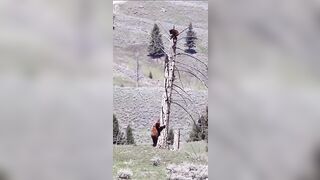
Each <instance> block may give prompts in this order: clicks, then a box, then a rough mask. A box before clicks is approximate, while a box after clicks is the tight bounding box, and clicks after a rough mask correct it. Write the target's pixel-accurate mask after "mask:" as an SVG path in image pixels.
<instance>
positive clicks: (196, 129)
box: [189, 107, 208, 142]
mask: <svg viewBox="0 0 320 180" xmlns="http://www.w3.org/2000/svg"><path fill="white" fill-rule="evenodd" d="M201 140H206V142H208V107H206V113H205V114H204V115H202V116H201V117H200V118H199V120H198V122H197V123H194V124H193V126H192V131H191V132H190V134H189V141H201Z"/></svg>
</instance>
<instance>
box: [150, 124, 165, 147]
mask: <svg viewBox="0 0 320 180" xmlns="http://www.w3.org/2000/svg"><path fill="white" fill-rule="evenodd" d="M165 127H166V125H163V126H160V119H159V120H158V121H157V122H156V123H155V124H154V125H153V126H152V128H151V138H152V141H153V147H156V146H157V143H158V138H159V136H160V133H161V131H162V130H163V129H164V128H165Z"/></svg>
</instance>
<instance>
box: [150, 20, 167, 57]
mask: <svg viewBox="0 0 320 180" xmlns="http://www.w3.org/2000/svg"><path fill="white" fill-rule="evenodd" d="M162 49H164V47H163V42H162V37H161V34H160V29H159V27H158V25H157V24H154V26H153V29H152V32H151V41H150V45H149V47H148V52H149V56H151V57H152V58H160V57H162V56H164V52H163V50H162Z"/></svg>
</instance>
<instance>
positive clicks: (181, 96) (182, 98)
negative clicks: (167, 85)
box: [172, 88, 188, 106]
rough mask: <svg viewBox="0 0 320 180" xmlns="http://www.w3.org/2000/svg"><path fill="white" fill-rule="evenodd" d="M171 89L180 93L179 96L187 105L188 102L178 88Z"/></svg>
mask: <svg viewBox="0 0 320 180" xmlns="http://www.w3.org/2000/svg"><path fill="white" fill-rule="evenodd" d="M172 90H174V91H175V92H177V93H178V94H179V95H180V97H181V98H182V99H183V101H184V103H185V104H186V106H188V103H187V101H186V100H185V97H184V96H183V95H182V94H181V93H180V92H179V91H178V90H176V89H174V88H172ZM186 99H188V98H186Z"/></svg>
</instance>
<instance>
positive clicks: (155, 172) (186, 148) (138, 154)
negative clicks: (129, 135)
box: [112, 141, 208, 180]
mask: <svg viewBox="0 0 320 180" xmlns="http://www.w3.org/2000/svg"><path fill="white" fill-rule="evenodd" d="M206 145H207V144H206V143H205V142H203V141H201V142H190V143H183V144H181V149H180V150H179V151H171V150H164V149H157V148H154V147H152V146H151V145H137V146H135V145H120V146H119V145H114V146H113V169H112V170H113V178H114V179H116V178H117V173H118V171H119V170H120V169H124V168H128V169H130V170H131V171H132V172H133V177H132V178H133V179H159V180H160V179H166V177H167V175H166V173H167V172H166V167H167V165H169V164H181V163H183V162H193V163H199V164H207V162H208V155H207V152H206ZM155 156H157V157H160V159H161V163H160V165H159V166H153V165H152V163H151V161H150V160H151V159H152V158H153V157H155Z"/></svg>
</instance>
